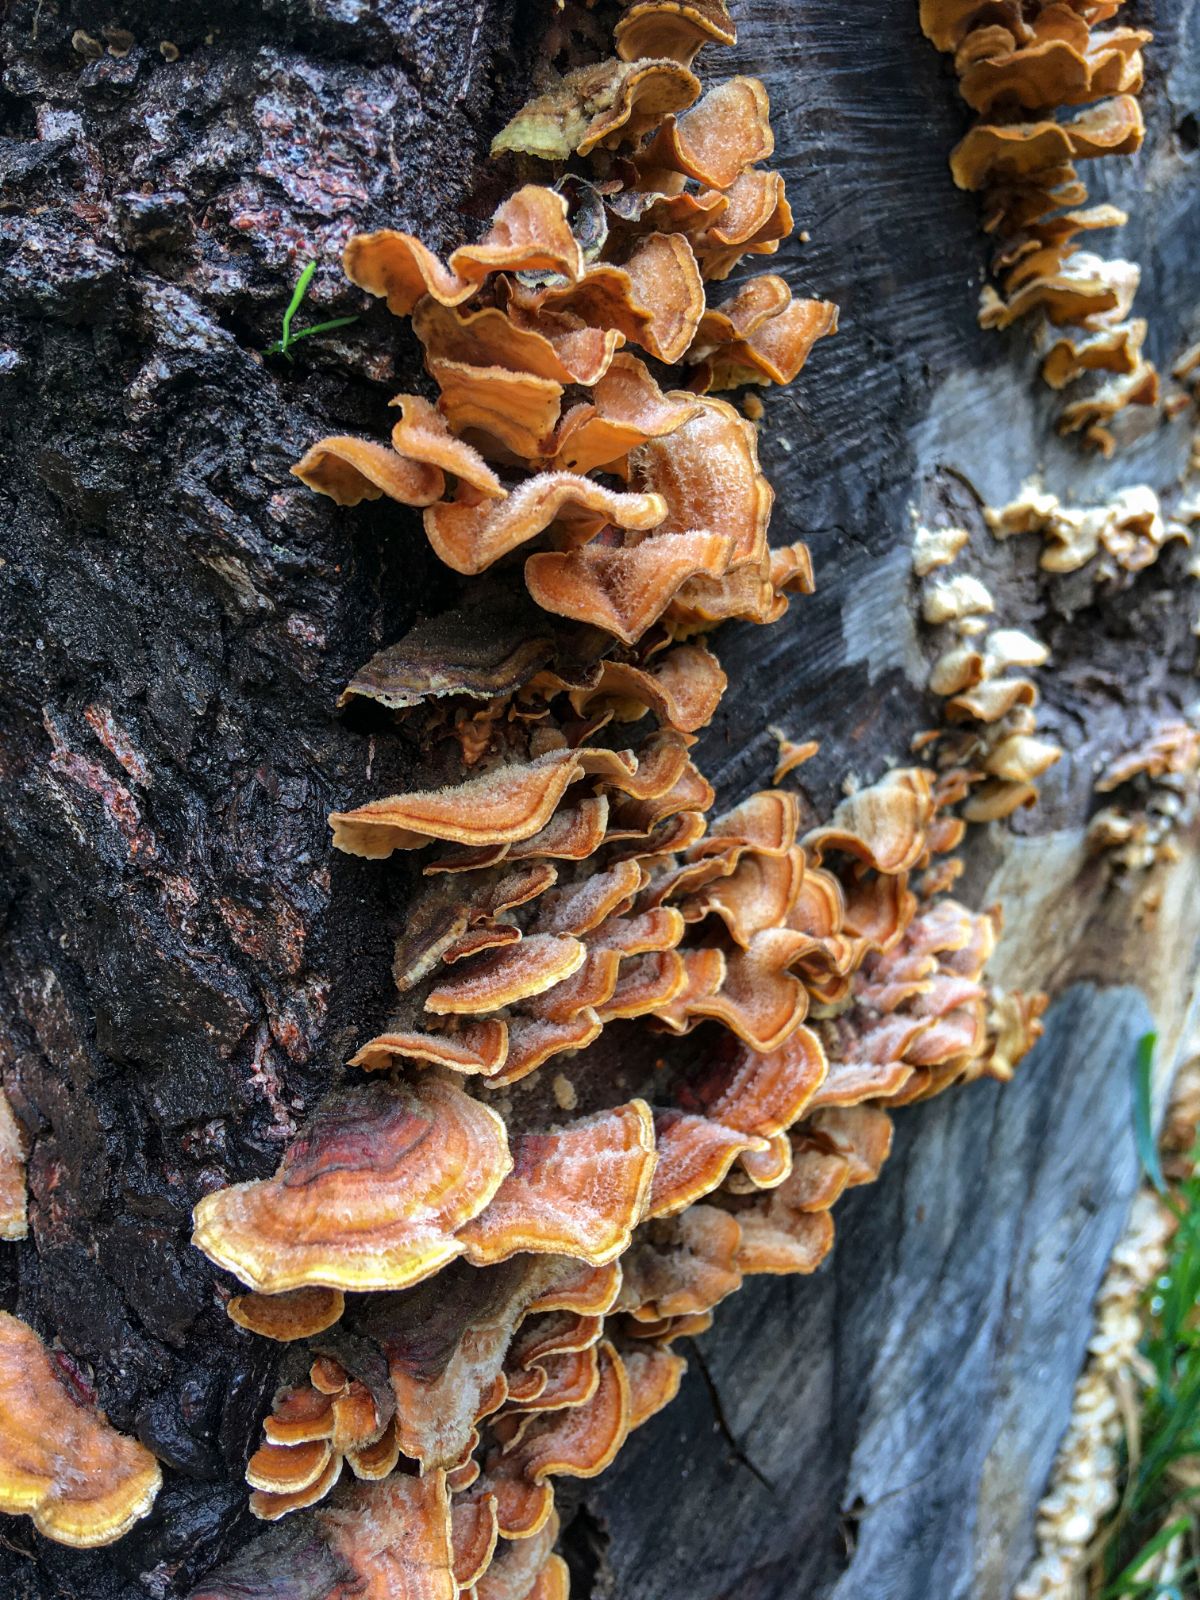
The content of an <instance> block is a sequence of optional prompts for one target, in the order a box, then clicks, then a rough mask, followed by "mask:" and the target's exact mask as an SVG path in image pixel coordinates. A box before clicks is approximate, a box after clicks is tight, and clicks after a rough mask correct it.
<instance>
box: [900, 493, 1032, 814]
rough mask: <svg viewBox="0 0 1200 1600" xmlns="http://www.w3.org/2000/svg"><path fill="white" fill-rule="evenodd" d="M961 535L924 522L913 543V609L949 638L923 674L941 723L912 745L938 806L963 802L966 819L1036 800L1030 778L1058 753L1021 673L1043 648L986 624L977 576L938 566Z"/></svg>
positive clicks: (989, 605) (987, 604) (987, 599)
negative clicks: (930, 777)
mask: <svg viewBox="0 0 1200 1600" xmlns="http://www.w3.org/2000/svg"><path fill="white" fill-rule="evenodd" d="M989 515H990V513H989ZM966 541H967V535H966V532H965V530H964V529H961V528H948V529H939V530H931V529H925V528H922V529H919V530H918V532H917V537H916V540H915V541H914V546H913V568H914V571H915V572H916V574H917V576H918V578H920V579H921V583H922V600H921V615H922V618H923V619H924V621H925V623H926V624H927V625H928V626H929V627H931V628H937V629H938V630H940V632H941V633H942V635H943V636H944V638H945V639H946V641H947V642H946V647H945V648H944V649H943V650H942V653H941V654H940V655H939V656H938V658H937V660H936V661H935V662H934V663H933V667H932V669H931V671H930V674H929V687H930V689H931V690H932V691H933V693H934V694H936V695H938V696H940V697H941V698H943V699H944V701H945V707H946V722H945V725H944V726H943V727H941V728H936V729H931V730H930V731H929V732H927V733H923V734H919V735H918V736H917V738H916V740H915V741H914V746H915V748H916V749H918V750H920V751H922V752H925V753H928V754H929V755H931V756H932V757H933V758H934V759H935V760H936V763H937V768H938V773H939V793H940V795H941V797H942V802H943V804H945V805H947V806H951V805H956V804H959V803H961V813H960V814H961V816H962V818H963V820H964V821H965V822H995V821H999V820H1000V819H1002V818H1004V817H1009V816H1011V815H1012V814H1013V812H1014V811H1016V810H1018V809H1019V808H1020V807H1022V806H1031V805H1034V804H1035V803H1036V801H1037V797H1038V790H1037V780H1038V779H1039V778H1040V777H1041V776H1042V774H1043V773H1045V772H1046V771H1048V770H1049V768H1050V767H1052V766H1053V765H1054V763H1055V762H1056V761H1058V760H1059V758H1060V757H1061V755H1062V751H1061V750H1060V749H1059V747H1058V746H1057V745H1056V744H1053V743H1052V742H1051V741H1050V740H1048V739H1046V738H1043V737H1041V736H1040V735H1039V734H1038V725H1037V703H1038V690H1037V685H1036V684H1035V683H1034V681H1033V679H1032V678H1030V677H1027V676H1026V675H1025V674H1026V673H1027V672H1028V671H1030V670H1031V669H1033V668H1037V667H1041V666H1044V665H1045V664H1046V661H1047V660H1048V658H1049V654H1050V652H1049V651H1048V650H1047V648H1046V646H1045V645H1044V644H1042V643H1041V642H1040V641H1039V640H1037V639H1035V638H1033V636H1032V635H1031V634H1028V633H1025V632H1023V631H1022V630H1021V629H1018V628H993V627H992V626H991V624H990V620H989V619H990V618H991V616H992V614H993V613H994V610H995V606H994V603H993V600H992V596H991V594H990V593H989V591H988V589H987V588H986V586H985V585H984V584H983V583H981V582H980V580H979V579H978V578H976V577H974V576H972V575H971V574H970V573H965V572H963V573H957V574H955V575H954V576H947V575H945V574H944V573H942V572H941V571H940V569H941V568H943V567H946V566H949V565H950V564H951V563H952V562H954V561H955V560H956V558H957V556H958V554H959V552H960V551H961V550H962V549H963V547H964V545H965V544H966ZM935 573H936V576H934V575H933V574H935Z"/></svg>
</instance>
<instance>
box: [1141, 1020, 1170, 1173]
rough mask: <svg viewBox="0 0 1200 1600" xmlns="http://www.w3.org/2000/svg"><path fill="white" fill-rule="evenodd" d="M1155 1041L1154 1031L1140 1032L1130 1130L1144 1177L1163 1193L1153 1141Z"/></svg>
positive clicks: (1156, 1152)
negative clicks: (1131, 1126) (1135, 1143)
mask: <svg viewBox="0 0 1200 1600" xmlns="http://www.w3.org/2000/svg"><path fill="white" fill-rule="evenodd" d="M1157 1043H1158V1034H1157V1033H1154V1032H1150V1033H1144V1034H1143V1035H1142V1037H1141V1038H1140V1039H1139V1040H1138V1048H1137V1059H1136V1060H1135V1062H1134V1068H1133V1132H1134V1137H1135V1138H1136V1140H1137V1148H1138V1155H1139V1156H1140V1158H1141V1162H1142V1167H1143V1169H1144V1170H1145V1173H1146V1176H1147V1177H1148V1178H1149V1179H1150V1182H1151V1183H1152V1184H1153V1185H1154V1187H1155V1188H1156V1189H1157V1190H1158V1192H1159V1194H1164V1195H1165V1194H1166V1192H1167V1184H1166V1179H1165V1178H1164V1177H1163V1174H1162V1165H1161V1163H1160V1162H1159V1159H1158V1146H1157V1144H1156V1143H1155V1140H1154V1111H1153V1092H1154V1048H1155V1046H1156V1045H1157Z"/></svg>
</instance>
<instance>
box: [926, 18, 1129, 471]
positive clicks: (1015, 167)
mask: <svg viewBox="0 0 1200 1600" xmlns="http://www.w3.org/2000/svg"><path fill="white" fill-rule="evenodd" d="M1120 3H1121V0H1037V3H1036V4H1034V5H1032V6H1030V5H1020V4H1017V3H1015V0H1000V3H987V4H984V3H981V0H921V26H922V28H923V29H924V32H925V34H926V37H927V38H929V39H930V40H931V41H932V43H933V44H934V45H935V46H936V47H937V48H938V49H939V50H943V51H946V52H948V53H950V54H952V55H953V57H954V66H955V71H956V72H957V74H958V86H959V91H960V93H961V94H962V96H963V98H964V99H965V100H966V102H967V103H968V105H970V106H971V108H972V109H973V110H974V111H975V112H976V114H977V121H976V122H975V123H974V125H973V126H972V127H971V128H970V129H968V131H967V133H966V134H965V136H964V137H963V139H962V140H961V141H960V142H959V144H958V145H957V146H956V147H955V149H954V151H953V153H952V155H951V157H950V168H951V172H952V173H953V176H954V181H955V183H956V184H957V185H958V186H959V188H961V189H971V190H976V191H980V192H981V193H982V195H983V200H984V215H983V225H984V227H985V229H986V230H987V232H988V233H989V234H990V235H991V236H992V237H993V239H994V240H995V250H994V253H993V257H992V273H993V276H994V278H995V280H996V285H995V287H993V286H990V285H989V286H988V287H987V288H985V289H984V292H983V298H982V302H981V306H980V315H979V320H980V322H981V323H982V325H983V326H984V327H985V328H1006V327H1009V326H1011V324H1013V323H1014V322H1016V321H1018V320H1019V319H1021V318H1023V317H1026V316H1029V315H1031V314H1036V317H1037V324H1036V328H1035V333H1034V340H1035V344H1036V347H1037V349H1038V350H1039V352H1040V353H1041V355H1042V377H1043V378H1044V380H1045V381H1046V383H1048V384H1049V385H1050V387H1051V388H1053V389H1063V388H1066V387H1067V386H1068V385H1070V384H1079V385H1080V388H1081V397H1080V398H1078V399H1075V400H1072V401H1070V402H1069V403H1068V404H1067V405H1066V406H1065V407H1064V409H1063V411H1062V413H1061V416H1060V418H1059V428H1060V431H1061V432H1063V433H1076V432H1078V433H1081V434H1082V437H1083V438H1084V439H1085V440H1086V441H1087V443H1089V444H1090V445H1093V446H1095V447H1096V448H1098V449H1099V450H1101V451H1102V452H1103V453H1104V454H1105V455H1110V454H1111V453H1112V451H1113V449H1114V448H1115V446H1116V435H1115V433H1114V431H1113V429H1112V427H1111V426H1110V424H1111V422H1112V419H1113V418H1114V417H1115V416H1116V415H1117V413H1118V412H1120V411H1122V410H1124V409H1125V408H1126V407H1127V406H1132V405H1138V406H1152V405H1156V404H1157V401H1158V397H1159V381H1158V374H1157V372H1156V371H1155V368H1154V366H1153V365H1152V363H1151V362H1149V361H1148V360H1147V359H1146V357H1145V356H1144V355H1143V353H1142V345H1143V343H1144V341H1145V336H1146V324H1145V322H1144V321H1143V320H1141V319H1140V318H1135V317H1133V316H1132V315H1131V309H1132V304H1133V298H1134V295H1135V293H1136V291H1137V285H1138V278H1139V269H1138V267H1137V266H1136V264H1135V263H1133V262H1131V261H1123V260H1105V259H1103V258H1102V257H1100V256H1098V255H1096V254H1095V253H1094V252H1093V251H1091V250H1089V249H1086V248H1084V245H1085V243H1086V241H1087V239H1088V238H1089V236H1090V235H1091V234H1092V233H1094V232H1096V231H1098V230H1103V229H1106V228H1114V227H1120V226H1121V225H1122V224H1123V223H1124V222H1125V221H1126V216H1125V213H1124V212H1122V211H1121V210H1119V209H1118V208H1117V207H1116V206H1112V205H1097V206H1092V207H1088V205H1087V199H1088V191H1087V187H1086V185H1085V184H1084V183H1083V182H1082V181H1081V180H1080V178H1079V175H1078V172H1077V170H1076V167H1075V163H1076V162H1078V161H1087V160H1095V159H1098V158H1100V157H1104V156H1119V155H1128V154H1130V153H1132V152H1133V151H1135V150H1137V149H1138V148H1139V147H1140V146H1141V143H1142V137H1143V134H1144V127H1143V123H1142V114H1141V110H1140V108H1139V105H1138V101H1137V95H1138V93H1139V91H1140V89H1141V87H1142V79H1143V59H1142V46H1143V45H1144V44H1146V42H1147V41H1148V40H1149V39H1150V38H1151V37H1152V35H1151V34H1150V33H1148V32H1147V31H1146V30H1145V29H1144V28H1131V27H1123V26H1109V24H1111V23H1112V20H1113V18H1114V16H1115V15H1116V13H1117V11H1118V10H1119V8H1120ZM1077 108H1082V109H1077ZM1064 109H1069V110H1071V111H1073V112H1074V113H1075V114H1074V115H1072V116H1070V117H1068V118H1066V119H1064V120H1059V118H1058V116H1057V113H1059V112H1061V111H1063V110H1064Z"/></svg>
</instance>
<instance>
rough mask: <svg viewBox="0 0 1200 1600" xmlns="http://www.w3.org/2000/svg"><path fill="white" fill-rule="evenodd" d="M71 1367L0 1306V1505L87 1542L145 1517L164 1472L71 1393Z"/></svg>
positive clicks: (55, 1534) (65, 1539)
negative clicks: (56, 1359) (59, 1359)
mask: <svg viewBox="0 0 1200 1600" xmlns="http://www.w3.org/2000/svg"><path fill="white" fill-rule="evenodd" d="M70 1371H71V1369H70V1368H69V1367H67V1366H65V1365H64V1366H63V1367H61V1368H60V1367H58V1366H57V1365H56V1363H55V1361H54V1358H53V1356H52V1355H51V1353H50V1352H49V1351H48V1350H47V1349H46V1347H45V1345H43V1343H42V1341H41V1340H40V1339H39V1338H38V1336H37V1334H36V1333H35V1332H34V1331H33V1329H32V1328H30V1327H29V1326H28V1325H27V1324H26V1323H24V1322H21V1321H19V1320H18V1319H17V1318H16V1317H12V1316H9V1315H8V1313H7V1312H0V1510H2V1511H5V1512H7V1513H9V1514H10V1515H17V1514H20V1513H22V1512H23V1513H25V1514H27V1515H28V1516H29V1517H31V1518H32V1520H33V1525H34V1527H35V1528H37V1530H38V1531H39V1533H43V1534H45V1535H46V1537H47V1538H49V1539H54V1540H55V1541H56V1542H57V1543H59V1544H67V1545H73V1546H75V1547H76V1548H77V1549H91V1548H92V1547H93V1546H96V1545H105V1544H111V1543H112V1542H113V1540H114V1539H119V1538H120V1537H121V1536H122V1534H125V1533H128V1532H129V1530H130V1528H132V1527H133V1525H134V1523H135V1522H137V1521H138V1520H139V1519H140V1518H142V1517H144V1516H145V1515H146V1513H147V1512H148V1511H149V1510H150V1507H151V1506H152V1505H153V1504H154V1500H155V1496H156V1495H157V1494H158V1491H159V1489H160V1487H161V1486H162V1473H161V1472H160V1471H159V1467H158V1462H157V1461H155V1459H154V1457H153V1456H152V1455H151V1454H150V1452H149V1450H147V1449H146V1447H145V1446H144V1445H142V1444H139V1443H138V1441H137V1440H136V1439H129V1438H126V1436H125V1435H124V1434H121V1433H118V1432H117V1431H116V1429H115V1428H113V1427H112V1426H111V1425H110V1424H109V1423H108V1422H107V1421H106V1419H105V1418H104V1416H103V1415H102V1414H101V1413H99V1412H98V1411H96V1410H95V1409H94V1408H93V1407H92V1406H91V1405H90V1404H88V1403H87V1401H86V1400H85V1399H84V1397H83V1395H82V1393H80V1394H78V1395H77V1394H76V1393H74V1392H73V1391H72V1389H71V1387H69V1375H70Z"/></svg>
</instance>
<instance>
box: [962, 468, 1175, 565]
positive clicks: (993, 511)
mask: <svg viewBox="0 0 1200 1600" xmlns="http://www.w3.org/2000/svg"><path fill="white" fill-rule="evenodd" d="M984 515H985V518H986V520H987V524H988V527H989V528H990V529H991V531H992V533H993V535H994V536H995V537H996V538H997V539H1009V538H1012V537H1013V536H1014V535H1017V534H1024V533H1036V534H1040V536H1041V538H1042V541H1043V544H1044V547H1045V548H1044V549H1043V551H1042V554H1041V556H1040V558H1039V561H1038V565H1039V566H1040V567H1041V568H1042V570H1043V571H1044V572H1059V573H1065V572H1077V571H1078V570H1079V569H1080V568H1081V567H1086V566H1088V565H1089V564H1090V563H1092V562H1094V563H1095V576H1096V577H1097V578H1115V577H1118V576H1119V575H1120V574H1121V573H1137V572H1142V571H1144V569H1145V568H1146V567H1150V566H1153V565H1154V563H1155V562H1156V561H1157V560H1158V558H1159V555H1160V554H1161V553H1162V549H1163V546H1164V545H1165V544H1166V543H1167V542H1168V541H1169V540H1172V539H1182V540H1183V541H1184V542H1185V543H1190V542H1191V535H1190V534H1189V532H1188V530H1187V528H1186V527H1185V526H1184V524H1183V522H1182V521H1180V520H1179V518H1178V516H1167V515H1166V514H1165V513H1164V511H1163V508H1162V504H1161V502H1160V501H1159V497H1158V495H1157V494H1155V492H1154V490H1153V489H1151V488H1150V487H1149V486H1148V485H1147V484H1144V483H1139V484H1132V485H1130V486H1129V487H1128V488H1125V489H1121V490H1119V491H1118V492H1117V493H1116V494H1115V495H1113V497H1112V499H1111V500H1108V501H1105V502H1104V503H1102V504H1101V505H1097V506H1069V505H1064V504H1063V502H1062V501H1061V500H1060V499H1059V498H1058V496H1057V495H1054V494H1050V493H1048V492H1047V491H1046V490H1044V489H1042V488H1041V487H1040V486H1039V484H1038V483H1037V482H1035V481H1033V482H1029V483H1026V484H1023V485H1022V487H1021V491H1020V493H1019V494H1018V495H1017V496H1016V498H1015V499H1014V500H1010V501H1009V503H1008V504H1007V505H1004V506H997V507H995V508H992V507H989V508H988V509H987V510H986V511H985V513H984Z"/></svg>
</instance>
